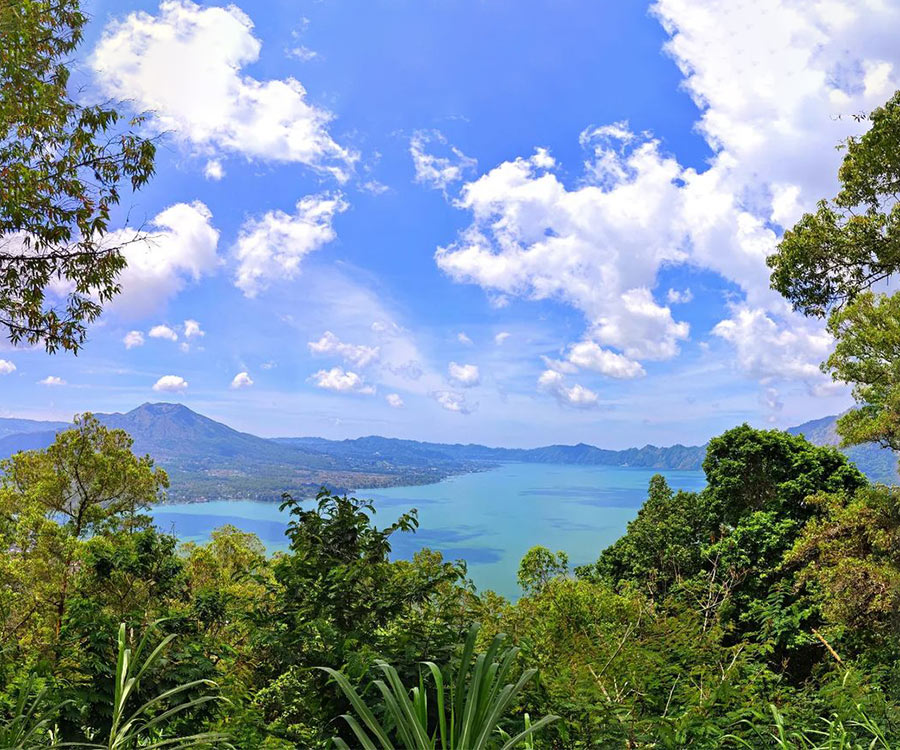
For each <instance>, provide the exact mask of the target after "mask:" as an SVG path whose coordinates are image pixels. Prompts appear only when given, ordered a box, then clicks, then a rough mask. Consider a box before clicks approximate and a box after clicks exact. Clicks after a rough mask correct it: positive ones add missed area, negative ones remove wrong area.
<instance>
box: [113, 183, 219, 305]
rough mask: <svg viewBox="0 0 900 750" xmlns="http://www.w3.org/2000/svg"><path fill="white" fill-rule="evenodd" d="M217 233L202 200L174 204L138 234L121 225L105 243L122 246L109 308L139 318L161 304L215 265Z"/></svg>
mask: <svg viewBox="0 0 900 750" xmlns="http://www.w3.org/2000/svg"><path fill="white" fill-rule="evenodd" d="M218 243H219V232H218V230H217V229H215V228H214V227H213V226H212V214H211V213H210V211H209V209H208V208H207V207H206V205H204V204H203V203H201V202H199V201H195V202H194V203H176V204H175V205H173V206H170V207H169V208H167V209H165V210H164V211H162V212H161V213H159V214H157V215H156V216H155V217H154V218H153V220H152V221H151V222H150V223H149V225H148V227H147V231H146V232H144V233H143V234H141V235H137V234H136V233H134V232H132V231H129V230H127V229H120V230H117V231H115V232H110V234H109V235H107V237H106V239H105V242H104V244H105V245H108V246H111V247H112V246H117V245H124V247H123V253H124V255H125V259H126V261H127V262H128V265H127V266H126V267H125V269H124V270H123V271H122V273H121V274H120V276H119V284H120V285H121V287H122V291H121V293H120V294H119V295H117V296H116V297H114V298H113V300H112V302H111V303H110V304H109V308H110V309H112V310H115V311H117V312H119V313H121V314H124V315H127V316H129V317H142V316H144V315H147V314H150V313H152V312H154V311H156V310H159V309H161V308H163V307H164V306H165V304H166V302H167V301H168V300H170V299H171V298H172V297H174V296H175V295H176V294H177V293H178V292H180V291H181V290H182V289H183V288H184V287H185V286H186V285H187V284H188V283H189V282H191V281H195V282H196V281H198V280H199V279H200V278H201V277H203V276H205V275H207V274H209V273H211V272H213V271H214V270H215V269H216V268H217V267H218V265H219V257H218V255H217V252H216V251H217V247H218Z"/></svg>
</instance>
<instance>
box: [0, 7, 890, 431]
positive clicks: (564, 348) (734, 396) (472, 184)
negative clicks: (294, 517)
mask: <svg viewBox="0 0 900 750" xmlns="http://www.w3.org/2000/svg"><path fill="white" fill-rule="evenodd" d="M86 9H87V11H88V12H89V14H90V17H91V21H90V24H89V26H88V29H87V33H86V36H85V42H84V44H83V46H82V48H81V50H80V52H79V54H78V55H77V56H76V58H75V59H74V60H73V65H74V67H75V76H74V79H73V85H75V86H77V88H78V91H79V94H78V96H80V97H83V98H84V99H85V101H105V100H118V101H120V102H121V103H122V104H121V106H122V107H123V108H124V109H125V110H126V111H129V112H145V113H148V114H149V117H148V120H147V125H146V127H147V128H148V133H154V134H161V135H160V140H159V151H158V160H157V174H156V176H155V177H154V179H153V180H152V181H151V182H150V184H149V185H148V186H146V187H145V188H144V189H142V190H141V191H140V192H139V193H137V194H123V201H122V205H121V206H120V210H119V211H118V213H117V215H116V217H115V223H116V228H115V235H114V237H113V238H111V239H112V240H117V239H122V240H127V239H131V238H133V236H134V233H135V232H136V231H138V230H141V231H143V233H144V241H142V242H139V243H133V244H129V245H128V246H127V249H126V255H127V256H128V262H129V265H128V267H127V269H126V270H125V271H124V272H123V274H122V276H121V279H120V280H121V285H122V293H121V294H120V295H119V297H117V298H116V299H115V301H114V302H113V303H112V304H110V305H109V306H108V307H107V309H106V310H105V312H104V314H103V316H102V318H101V319H100V320H99V321H98V322H97V323H95V324H94V325H93V326H92V327H91V329H90V332H89V340H88V342H87V344H86V345H85V347H84V348H83V349H82V351H81V352H80V353H79V354H78V355H77V356H75V355H72V354H66V353H63V354H60V353H57V354H55V355H52V356H51V355H48V354H46V353H44V352H43V350H41V349H38V348H13V347H11V346H10V345H9V344H7V343H5V342H4V343H0V415H5V416H22V417H31V418H39V419H40V418H46V419H51V418H52V419H69V418H71V417H72V415H73V414H75V413H79V412H83V411H87V410H90V411H104V412H106V411H128V410H129V409H132V408H134V407H136V406H137V405H139V404H141V403H144V402H147V401H151V402H152V401H176V402H180V403H184V404H185V405H187V406H189V407H190V408H192V409H194V410H196V411H199V412H201V413H203V414H206V415H208V416H211V417H213V418H216V419H220V420H222V421H225V422H226V423H228V424H230V425H232V426H234V427H236V428H238V429H242V430H246V431H249V432H253V433H255V434H258V435H263V436H276V435H282V436H285V435H319V436H323V437H329V438H349V437H358V436H361V435H371V434H380V435H386V436H396V437H404V438H414V439H421V440H435V441H443V442H479V443H486V444H492V445H507V446H534V445H542V444H548V443H576V442H581V441H583V442H588V443H592V444H595V445H599V446H602V447H609V448H622V447H627V446H632V445H644V444H646V443H654V444H657V445H669V444H673V443H684V444H698V443H702V442H704V441H706V440H707V439H709V438H710V437H712V436H713V435H716V434H718V433H720V432H722V431H724V430H725V429H728V428H729V427H732V426H734V425H736V424H739V423H741V422H748V423H750V424H752V425H754V426H758V427H764V426H772V427H787V426H791V425H796V424H799V423H801V422H803V421H806V420H808V419H813V418H817V417H820V416H824V415H827V414H834V413H838V412H840V411H842V410H844V409H846V408H848V407H849V406H850V405H851V404H852V399H851V398H850V396H849V391H848V390H847V388H846V387H844V386H843V385H841V384H835V383H833V382H831V380H830V378H829V377H828V376H826V375H824V374H823V373H821V371H820V370H819V366H818V365H819V362H821V361H822V360H823V359H824V358H825V357H827V355H828V353H829V351H830V348H831V346H832V341H831V340H830V338H829V336H828V334H827V333H826V332H825V330H824V327H823V325H822V323H821V322H820V321H814V320H807V319H805V318H803V317H801V316H800V315H798V314H796V313H794V312H793V311H792V310H791V309H790V307H789V305H788V304H787V303H786V302H785V301H784V300H783V299H781V298H780V297H779V296H778V295H777V294H776V293H775V292H773V291H772V290H771V289H770V288H769V278H768V268H767V266H766V262H765V259H766V256H767V255H769V254H771V253H772V252H773V251H774V249H775V247H776V245H777V242H778V239H779V237H780V236H781V234H782V233H783V231H784V230H785V228H790V227H791V226H792V225H793V223H794V222H796V221H797V219H799V218H800V216H802V214H803V213H804V212H805V211H809V210H811V209H813V208H814V207H815V204H816V202H817V201H818V200H819V199H821V198H825V197H830V196H832V195H833V194H834V192H835V189H836V185H837V182H836V172H837V167H838V165H839V163H840V158H841V154H840V152H839V151H838V150H837V149H836V148H835V147H836V145H837V144H838V143H839V142H840V141H841V140H842V139H845V138H847V137H848V136H850V135H854V134H858V133H860V132H862V129H863V128H864V127H865V123H860V122H858V121H857V119H855V118H854V117H853V115H856V114H859V113H865V112H868V111H871V109H873V108H874V107H876V106H878V105H879V104H881V103H883V102H884V101H885V100H886V99H887V98H888V97H889V96H890V95H891V94H892V93H893V92H894V90H895V89H897V88H900V47H898V46H897V44H896V30H897V29H898V28H900V2H897V0H854V1H851V0H816V1H815V2H813V1H811V0H752V1H751V2H744V1H743V0H704V2H703V3H698V2H695V1H694V2H692V0H658V1H657V2H652V3H650V4H644V3H641V2H636V0H605V1H604V2H596V1H595V0H369V1H368V2H365V3H360V2H354V1H352V0H239V1H238V2H237V3H235V4H229V5H223V4H216V3H194V2H189V1H188V0H165V1H164V2H162V3H157V2H143V1H133V0H89V1H88V2H87V3H86Z"/></svg>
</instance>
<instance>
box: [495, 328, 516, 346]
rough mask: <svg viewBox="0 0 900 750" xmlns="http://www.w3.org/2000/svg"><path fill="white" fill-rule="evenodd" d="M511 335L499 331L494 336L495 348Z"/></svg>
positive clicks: (507, 332)
mask: <svg viewBox="0 0 900 750" xmlns="http://www.w3.org/2000/svg"><path fill="white" fill-rule="evenodd" d="M511 335H512V334H511V333H510V332H509V331H500V333H498V334H497V335H496V336H494V343H495V344H496V345H497V346H500V345H501V344H502V343H503V342H504V341H506V339H508V338H509V337H510V336H511Z"/></svg>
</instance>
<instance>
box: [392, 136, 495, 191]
mask: <svg viewBox="0 0 900 750" xmlns="http://www.w3.org/2000/svg"><path fill="white" fill-rule="evenodd" d="M431 146H438V147H439V148H442V150H443V151H445V152H447V155H446V156H438V155H436V154H433V153H429V152H428V149H429V148H430V147H431ZM409 154H410V156H412V160H413V167H414V168H415V170H416V182H420V183H422V184H423V185H427V186H428V187H431V188H434V189H436V190H443V191H445V192H446V190H447V188H448V187H449V186H450V185H451V184H453V183H454V182H459V181H460V180H462V179H463V178H464V177H465V176H466V174H468V173H469V172H471V171H472V170H474V169H475V167H476V165H477V164H478V162H477V161H475V159H472V158H470V157H468V156H466V155H465V154H464V153H463V152H462V151H460V150H459V149H458V148H456V147H455V146H452V145H450V144H448V143H447V138H446V137H445V136H444V134H443V133H441V132H440V131H437V130H417V131H416V132H415V133H413V136H412V138H410V141H409Z"/></svg>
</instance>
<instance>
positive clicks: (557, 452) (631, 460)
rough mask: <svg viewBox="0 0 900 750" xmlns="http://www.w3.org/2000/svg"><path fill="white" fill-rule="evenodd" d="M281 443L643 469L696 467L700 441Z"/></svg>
mask: <svg viewBox="0 0 900 750" xmlns="http://www.w3.org/2000/svg"><path fill="white" fill-rule="evenodd" d="M274 440H275V442H278V443H281V444H283V445H293V446H297V447H300V446H306V447H309V448H314V449H315V450H317V451H320V452H322V453H327V454H329V455H332V456H336V457H357V458H363V457H370V458H374V457H381V459H382V460H383V461H384V462H385V463H387V464H396V465H416V466H418V465H427V464H438V465H440V464H448V463H449V464H457V463H459V462H467V461H468V462H494V463H496V462H498V461H521V462H523V463H532V464H583V465H593V466H638V467H641V468H648V469H699V468H700V466H701V464H702V463H703V456H704V455H705V453H706V448H705V447H704V446H684V445H673V446H671V447H668V448H658V447H657V446H655V445H645V446H644V447H643V448H628V449H626V450H620V451H614V450H605V449H603V448H597V447H595V446H593V445H587V444H586V443H579V444H578V445H548V446H544V447H542V448H489V447H488V446H485V445H478V444H475V443H469V444H467V445H463V444H460V443H453V444H450V443H421V442H418V441H416V440H400V439H396V438H384V437H378V436H376V435H371V436H369V437H362V438H355V439H353V440H325V439H324V438H274Z"/></svg>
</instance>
